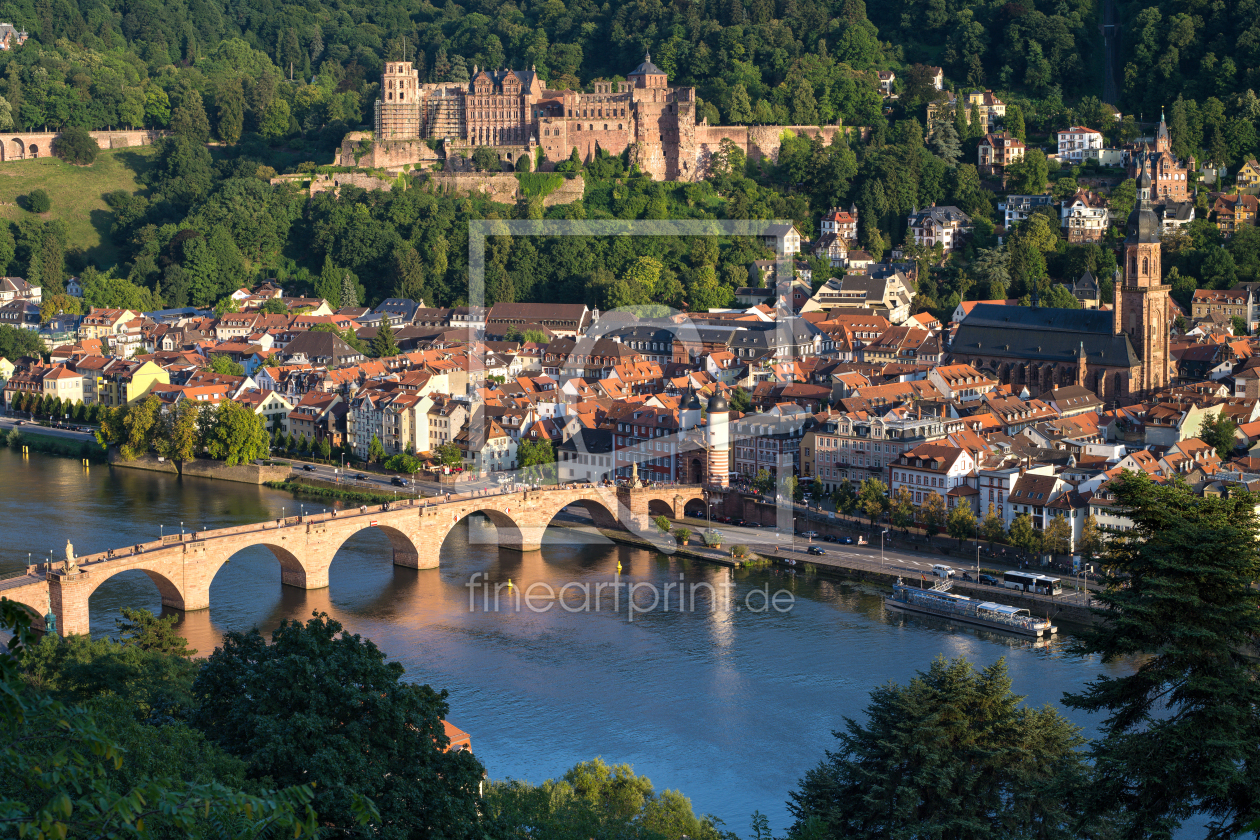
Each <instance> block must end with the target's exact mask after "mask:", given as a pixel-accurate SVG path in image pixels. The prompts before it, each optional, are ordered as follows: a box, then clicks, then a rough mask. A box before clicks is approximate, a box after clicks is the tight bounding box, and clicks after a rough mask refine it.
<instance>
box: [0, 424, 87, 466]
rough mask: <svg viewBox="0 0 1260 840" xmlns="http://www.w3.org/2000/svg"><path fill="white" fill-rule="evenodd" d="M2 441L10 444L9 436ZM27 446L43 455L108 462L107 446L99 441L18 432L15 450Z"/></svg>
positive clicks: (1, 441) (20, 449)
mask: <svg viewBox="0 0 1260 840" xmlns="http://www.w3.org/2000/svg"><path fill="white" fill-rule="evenodd" d="M0 443H3V444H4V445H9V444H8V436H7V435H6V436H3V437H0ZM23 446H25V447H27V448H28V449H29V450H30V451H31V452H38V453H40V454H42V455H57V456H60V457H63V458H78V459H79V460H83V459H84V458H86V459H88V461H90V462H91V463H94V464H104V463H107V462H108V457H107V453H106V451H105V448H104V447H103V446H101V445H100V444H99V443H93V442H89V441H85V440H84V441H75V440H67V439H66V438H59V437H52V436H50V435H40V434H32V433H30V432H27V431H25V430H23V431H19V432H18V439H17V440H16V442H15V445H14V446H13V451H15V452H19V453H20V452H21V451H22V447H23Z"/></svg>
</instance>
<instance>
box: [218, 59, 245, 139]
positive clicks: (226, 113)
mask: <svg viewBox="0 0 1260 840" xmlns="http://www.w3.org/2000/svg"><path fill="white" fill-rule="evenodd" d="M217 98H218V106H219V123H218V133H219V139H220V140H222V141H223V142H224V143H227V144H228V145H229V146H234V145H236V141H238V140H240V139H241V131H243V130H244V128H245V91H244V89H243V88H242V86H241V78H240V76H233V77H231V78H230V79H228V80H226V81H225V82H224V83H223V84H222V86H221V87H220V88H219V94H218V97H217Z"/></svg>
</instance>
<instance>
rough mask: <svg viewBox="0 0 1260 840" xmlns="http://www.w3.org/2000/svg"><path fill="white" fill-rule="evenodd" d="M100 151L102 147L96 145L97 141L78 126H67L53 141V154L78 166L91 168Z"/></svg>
mask: <svg viewBox="0 0 1260 840" xmlns="http://www.w3.org/2000/svg"><path fill="white" fill-rule="evenodd" d="M100 150H101V147H100V146H98V145H96V140H94V139H93V138H92V135H91V134H89V133H88V131H87V129H85V128H81V127H79V126H77V125H71V126H66V127H65V128H63V129H62V130H61V134H60V135H58V136H57V138H56V139H55V140H54V141H53V154H54V155H56V156H57V157H59V158H61V159H62V160H64V161H65V162H66V163H73V164H75V165H76V166H90V165H91V164H93V163H95V162H96V155H97V154H98V153H99V152H100Z"/></svg>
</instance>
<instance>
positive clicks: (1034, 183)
mask: <svg viewBox="0 0 1260 840" xmlns="http://www.w3.org/2000/svg"><path fill="white" fill-rule="evenodd" d="M1048 180H1050V166H1049V164H1048V163H1047V162H1046V155H1045V152H1042V151H1041V150H1040V149H1029V150H1028V152H1027V153H1026V154H1025V155H1024V157H1023V159H1022V160H1017V161H1015V162H1014V163H1012V164H1010V165H1009V166H1007V167H1006V186H1007V189H1008V190H1009V191H1010V192H1012V193H1017V194H1020V195H1042V194H1043V193H1045V191H1046V182H1047V181H1048Z"/></svg>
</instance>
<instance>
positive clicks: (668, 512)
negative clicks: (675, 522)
mask: <svg viewBox="0 0 1260 840" xmlns="http://www.w3.org/2000/svg"><path fill="white" fill-rule="evenodd" d="M647 509H648V516H651V517H657V516H664V517H668V518H669V519H673V518H674V505H673V503H671V502H667V501H665V500H664V499H648V503H647Z"/></svg>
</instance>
